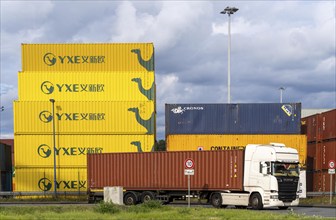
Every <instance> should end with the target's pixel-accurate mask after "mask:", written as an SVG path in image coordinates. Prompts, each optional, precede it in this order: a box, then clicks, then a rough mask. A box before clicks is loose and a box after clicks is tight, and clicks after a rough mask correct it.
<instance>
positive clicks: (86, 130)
mask: <svg viewBox="0 0 336 220" xmlns="http://www.w3.org/2000/svg"><path fill="white" fill-rule="evenodd" d="M13 106H14V134H52V124H53V123H52V121H53V116H52V112H53V110H52V103H51V102H45V101H41V102H38V101H22V102H21V101H14V105H13ZM154 108H155V106H154V102H153V101H146V102H59V101H57V100H56V101H55V110H54V111H55V119H56V121H55V125H56V126H55V127H56V134H154V126H155V123H154V122H155V111H154Z"/></svg>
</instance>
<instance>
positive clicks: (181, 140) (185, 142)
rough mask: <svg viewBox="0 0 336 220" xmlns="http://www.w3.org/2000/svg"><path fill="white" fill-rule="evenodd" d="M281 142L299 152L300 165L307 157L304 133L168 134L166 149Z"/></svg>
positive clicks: (199, 148) (217, 148) (204, 148)
mask: <svg viewBox="0 0 336 220" xmlns="http://www.w3.org/2000/svg"><path fill="white" fill-rule="evenodd" d="M271 142H273V143H283V144H285V145H286V146H287V147H291V148H294V149H296V150H297V151H298V153H299V158H300V163H301V166H305V164H306V158H307V138H306V136H305V135H239V134H238V135H233V134H232V135H169V136H167V139H166V146H167V151H191V150H216V151H217V150H234V149H244V148H245V147H246V145H248V144H269V143H271Z"/></svg>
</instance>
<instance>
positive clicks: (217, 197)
mask: <svg viewBox="0 0 336 220" xmlns="http://www.w3.org/2000/svg"><path fill="white" fill-rule="evenodd" d="M210 202H211V205H212V206H213V207H215V208H221V207H222V202H223V200H222V195H221V194H220V193H213V194H212V195H211V199H210Z"/></svg>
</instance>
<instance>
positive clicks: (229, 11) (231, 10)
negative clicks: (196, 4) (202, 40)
mask: <svg viewBox="0 0 336 220" xmlns="http://www.w3.org/2000/svg"><path fill="white" fill-rule="evenodd" d="M238 10H239V9H238V8H235V7H229V6H227V7H226V8H225V9H224V10H223V11H222V12H221V14H227V15H228V16H229V25H228V103H231V91H230V90H231V88H230V87H231V82H230V80H231V79H230V74H231V73H230V72H231V58H230V55H231V27H230V26H231V15H233V14H234V13H235V12H236V11H238Z"/></svg>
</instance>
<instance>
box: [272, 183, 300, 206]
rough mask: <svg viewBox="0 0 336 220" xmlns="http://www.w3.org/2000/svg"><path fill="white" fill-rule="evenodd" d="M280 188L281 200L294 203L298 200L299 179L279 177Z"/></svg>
mask: <svg viewBox="0 0 336 220" xmlns="http://www.w3.org/2000/svg"><path fill="white" fill-rule="evenodd" d="M277 180H278V186H279V200H281V201H283V202H292V201H293V200H295V199H296V191H297V186H298V182H299V178H298V177H294V178H293V177H277Z"/></svg>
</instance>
